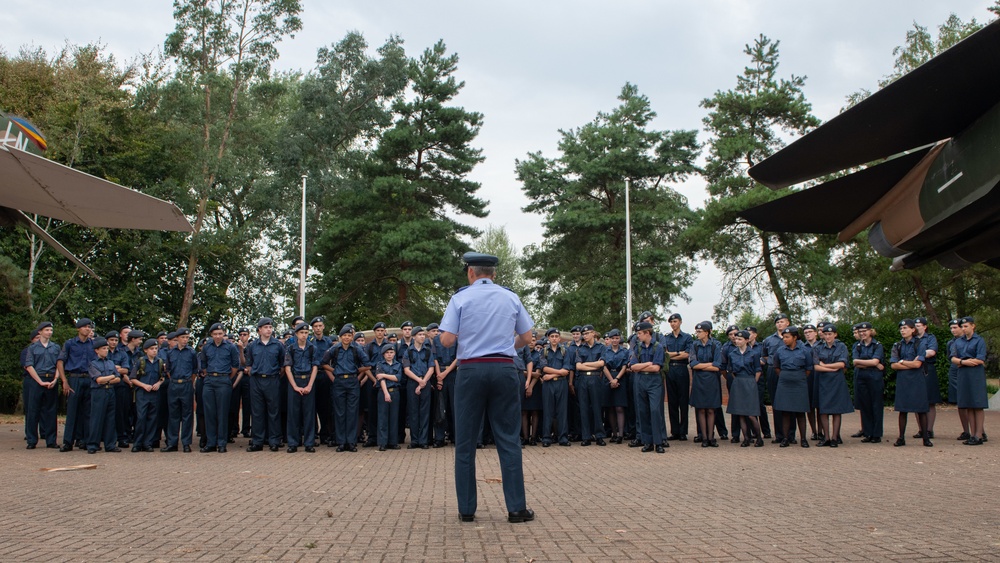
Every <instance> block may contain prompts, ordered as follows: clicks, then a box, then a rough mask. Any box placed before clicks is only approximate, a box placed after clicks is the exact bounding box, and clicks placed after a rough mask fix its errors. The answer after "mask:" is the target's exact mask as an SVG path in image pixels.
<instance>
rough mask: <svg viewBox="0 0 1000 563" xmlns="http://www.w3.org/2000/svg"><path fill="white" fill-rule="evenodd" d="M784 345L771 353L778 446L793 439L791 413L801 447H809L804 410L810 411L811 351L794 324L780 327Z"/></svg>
mask: <svg viewBox="0 0 1000 563" xmlns="http://www.w3.org/2000/svg"><path fill="white" fill-rule="evenodd" d="M781 340H782V343H783V345H782V346H781V347H779V348H778V349H777V350H775V351H774V352H773V353H772V354H773V357H772V359H773V361H774V364H773V367H774V374H775V376H776V377H777V379H778V384H777V386H776V389H775V392H774V408H775V409H776V410H777V411H781V413H782V431H783V436H784V437H783V438H782V440H781V447H782V448H786V447H788V445H789V443H791V441H792V440H794V437H793V436H794V430H793V428H792V426H793V425H792V416H793V415H794V417H795V419H796V421H797V422H798V425H799V433H800V434H801V437H802V440H801V441H800V442H799V445H801V446H802V447H803V448H808V447H809V441H808V440H806V412H807V411H808V410H809V380H808V378H809V376H810V373H811V372H812V368H813V363H814V360H813V357H812V352H811V351H810V350H809V349H807V348H806V347H805V346H803V345H802V343H801V342H799V329H798V328H796V327H794V326H789V327H785V328H783V329H782V330H781Z"/></svg>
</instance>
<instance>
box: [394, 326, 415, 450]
mask: <svg viewBox="0 0 1000 563" xmlns="http://www.w3.org/2000/svg"><path fill="white" fill-rule="evenodd" d="M399 330H400V332H401V333H402V337H401V338H399V340H398V341H397V342H396V361H397V362H399V363H400V365H402V363H403V355H404V354H406V349H407V348H409V347H410V346H411V345H412V344H413V321H403V324H401V325H399ZM406 379H407V378H406V375H405V374H404V375H403V381H400V382H399V426H398V427H397V431H398V432H399V443H400V444H403V443H405V442H406V425H407V422H408V421H409V415H408V414H407V402H408V401H407V399H408V397H407V396H406ZM410 439H411V440H412V439H413V429H412V428H411V429H410Z"/></svg>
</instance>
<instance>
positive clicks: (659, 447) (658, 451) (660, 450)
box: [656, 444, 667, 454]
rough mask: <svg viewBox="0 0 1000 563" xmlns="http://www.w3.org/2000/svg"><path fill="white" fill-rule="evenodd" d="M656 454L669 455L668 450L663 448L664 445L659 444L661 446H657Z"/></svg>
mask: <svg viewBox="0 0 1000 563" xmlns="http://www.w3.org/2000/svg"><path fill="white" fill-rule="evenodd" d="M656 453H658V454H665V453H667V450H666V448H664V447H663V445H662V444H659V445H657V446H656Z"/></svg>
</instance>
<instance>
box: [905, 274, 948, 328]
mask: <svg viewBox="0 0 1000 563" xmlns="http://www.w3.org/2000/svg"><path fill="white" fill-rule="evenodd" d="M910 279H912V280H913V287H914V288H915V289H916V290H917V295H919V296H920V301H921V302H923V304H924V310H925V311H927V318H928V319H930V322H931V324H935V325H940V324H941V318H940V317H939V316H938V313H937V310H936V309H934V305H933V304H932V303H931V296H930V293H928V291H927V290H926V289H924V284H923V281H921V279H920V276H918V275H916V274H910Z"/></svg>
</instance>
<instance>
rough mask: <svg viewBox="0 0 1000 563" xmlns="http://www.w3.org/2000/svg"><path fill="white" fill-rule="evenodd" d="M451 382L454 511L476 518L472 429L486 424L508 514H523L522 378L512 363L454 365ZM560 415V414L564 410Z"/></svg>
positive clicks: (474, 439) (473, 435)
mask: <svg viewBox="0 0 1000 563" xmlns="http://www.w3.org/2000/svg"><path fill="white" fill-rule="evenodd" d="M455 375H457V376H458V377H457V379H456V381H455V491H456V493H457V495H458V512H459V513H460V514H475V513H476V507H477V498H476V430H477V429H478V428H479V424H480V421H481V420H483V414H484V413H485V414H486V417H487V418H488V419H489V423H490V427H491V428H492V429H493V439H494V441H495V442H496V446H497V454H498V455H499V456H500V477H501V480H502V483H503V495H504V500H505V501H506V504H507V511H508V512H517V511H520V510H524V509H525V499H524V468H523V466H522V465H521V439H520V432H521V394H520V385H521V378H520V377H519V376H518V375H517V370H516V369H515V368H514V364H513V363H475V364H459V367H458V373H457V374H455ZM563 412H564V413H565V410H564V411H563Z"/></svg>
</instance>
